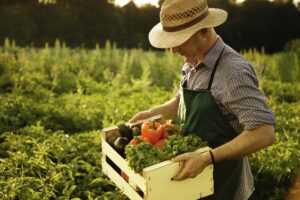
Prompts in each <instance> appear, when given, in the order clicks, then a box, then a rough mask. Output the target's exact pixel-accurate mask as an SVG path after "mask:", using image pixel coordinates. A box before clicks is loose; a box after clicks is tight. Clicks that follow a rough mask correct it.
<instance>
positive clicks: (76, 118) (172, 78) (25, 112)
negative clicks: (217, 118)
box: [0, 43, 300, 200]
mask: <svg viewBox="0 0 300 200" xmlns="http://www.w3.org/2000/svg"><path fill="white" fill-rule="evenodd" d="M294 48H295V47H294ZM290 53H291V50H289V51H288V52H287V53H286V52H283V53H281V54H280V56H278V55H277V57H276V59H277V61H278V60H280V59H282V60H285V59H286V58H290V57H289V56H288V55H287V57H285V54H290ZM293 53H294V54H295V55H297V56H294V57H293V58H294V60H293V61H290V63H293V62H298V61H297V59H298V57H299V54H298V52H297V51H295V52H293ZM294 54H293V55H294ZM245 56H246V57H248V58H249V59H250V60H251V62H253V63H254V64H255V63H256V66H258V68H256V71H257V74H258V75H259V77H260V86H261V88H262V89H263V91H264V92H265V94H266V96H267V98H268V103H269V105H270V106H271V109H272V110H273V112H274V113H275V116H276V126H275V129H276V135H277V140H276V144H275V145H273V146H272V147H269V148H267V149H264V150H261V151H259V152H257V153H255V154H253V155H252V156H251V157H250V161H251V165H252V169H253V174H254V177H255V185H256V192H255V195H256V198H257V199H274V200H275V199H282V198H283V197H284V195H285V194H286V193H287V192H288V189H289V187H290V185H291V183H292V181H293V177H294V176H295V174H296V173H297V172H298V170H299V169H300V166H299V158H300V152H299V149H300V146H299V144H300V142H299V141H300V136H299V124H300V117H299V113H300V101H299V97H300V96H299V93H300V83H299V82H294V83H292V81H295V80H296V78H297V77H298V75H297V73H299V71H297V70H298V68H297V67H299V65H296V64H295V63H294V65H292V66H288V67H289V69H291V70H294V71H293V74H292V76H289V77H286V75H284V73H283V72H282V71H284V70H282V69H281V67H282V65H283V64H282V63H281V62H282V60H281V61H278V62H272V65H271V64H269V62H267V61H269V60H271V59H272V58H275V57H272V56H270V55H264V54H260V53H257V52H256V53H255V52H246V53H245ZM274 56H276V55H274ZM182 62H183V61H182V59H181V58H179V57H177V56H174V55H171V54H170V53H169V52H151V51H149V52H144V51H141V50H139V49H133V50H122V49H117V48H115V47H113V46H111V45H110V44H107V46H106V48H105V49H100V48H96V49H94V50H86V49H68V48H66V47H64V46H61V45H60V44H59V43H57V45H56V47H55V48H48V47H47V46H46V47H45V48H42V49H35V48H29V47H28V48H18V47H16V46H14V45H10V44H6V45H5V46H4V47H1V48H0V199H126V198H125V197H124V196H122V195H121V193H120V192H119V191H118V190H117V189H116V188H115V186H114V185H113V184H112V182H111V181H110V180H108V179H107V178H106V177H105V176H104V175H103V174H102V173H101V144H100V130H101V129H102V128H104V127H108V126H111V125H115V124H118V123H122V122H124V121H126V120H128V119H129V118H130V117H131V116H132V115H133V114H135V113H136V112H138V111H140V110H144V109H147V108H149V107H151V106H153V105H157V104H160V103H162V102H164V101H166V100H167V99H169V98H171V97H172V96H173V95H175V94H176V92H177V89H178V87H177V85H178V81H179V78H180V70H181V64H182ZM262 66H263V67H262ZM275 72H276V73H275ZM281 72H282V73H281ZM276 77H278V79H276ZM282 81H285V82H282Z"/></svg>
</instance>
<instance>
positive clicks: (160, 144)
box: [154, 139, 167, 149]
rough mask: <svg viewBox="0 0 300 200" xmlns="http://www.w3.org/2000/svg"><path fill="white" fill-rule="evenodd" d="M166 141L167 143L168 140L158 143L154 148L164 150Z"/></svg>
mask: <svg viewBox="0 0 300 200" xmlns="http://www.w3.org/2000/svg"><path fill="white" fill-rule="evenodd" d="M166 141H167V139H161V140H159V141H158V142H156V143H155V144H154V146H155V147H157V148H159V149H162V148H164V144H165V142H166Z"/></svg>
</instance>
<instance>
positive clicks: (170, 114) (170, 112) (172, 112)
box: [129, 97, 179, 123]
mask: <svg viewBox="0 0 300 200" xmlns="http://www.w3.org/2000/svg"><path fill="white" fill-rule="evenodd" d="M178 105H179V98H177V97H174V98H173V99H171V100H169V101H167V102H165V103H164V104H162V105H160V106H157V107H154V108H152V109H150V110H146V111H142V112H139V113H138V114H136V115H134V116H133V117H132V118H131V119H130V120H129V122H130V123H134V122H136V121H137V120H143V119H147V118H149V117H152V116H154V115H158V114H162V115H163V116H164V117H165V118H166V119H176V117H177V110H178Z"/></svg>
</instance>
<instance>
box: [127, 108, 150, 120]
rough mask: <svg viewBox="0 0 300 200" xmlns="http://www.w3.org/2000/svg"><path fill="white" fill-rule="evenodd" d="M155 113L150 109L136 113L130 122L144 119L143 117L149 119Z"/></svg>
mask: <svg viewBox="0 0 300 200" xmlns="http://www.w3.org/2000/svg"><path fill="white" fill-rule="evenodd" d="M153 115H154V114H153V113H151V112H150V110H146V111H142V112H139V113H137V114H136V115H134V116H133V117H132V118H131V119H130V120H129V122H130V123H134V122H136V121H138V120H143V119H147V118H149V117H152V116H153Z"/></svg>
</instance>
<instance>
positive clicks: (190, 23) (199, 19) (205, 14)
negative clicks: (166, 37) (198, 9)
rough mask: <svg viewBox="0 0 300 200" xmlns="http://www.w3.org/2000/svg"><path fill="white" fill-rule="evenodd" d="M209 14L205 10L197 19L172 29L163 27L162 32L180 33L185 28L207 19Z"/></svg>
mask: <svg viewBox="0 0 300 200" xmlns="http://www.w3.org/2000/svg"><path fill="white" fill-rule="evenodd" d="M208 14H209V12H208V10H206V11H205V12H204V13H203V14H202V15H200V16H199V17H197V18H195V19H193V20H192V21H189V22H187V23H185V24H181V25H178V26H172V27H165V26H163V27H162V28H163V30H164V31H166V32H175V31H181V30H184V29H186V28H189V27H191V26H193V25H195V24H197V23H198V22H201V21H202V20H203V19H204V18H205V17H207V16H208Z"/></svg>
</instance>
